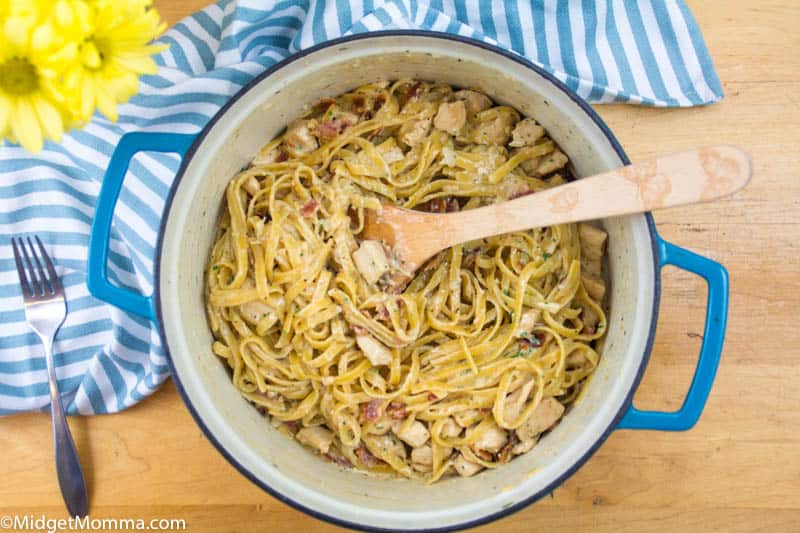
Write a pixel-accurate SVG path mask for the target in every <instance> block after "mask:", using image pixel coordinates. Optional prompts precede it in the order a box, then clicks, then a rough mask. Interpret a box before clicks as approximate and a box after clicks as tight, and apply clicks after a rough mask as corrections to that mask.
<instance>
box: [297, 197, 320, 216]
mask: <svg viewBox="0 0 800 533" xmlns="http://www.w3.org/2000/svg"><path fill="white" fill-rule="evenodd" d="M318 207H319V202H318V201H316V200H314V199H313V198H312V199H310V200H309V201H307V202H306V203H305V204H304V205H303V207H301V208H300V214H301V215H303V216H304V217H305V218H311V217H312V216H314V213H316V212H317V208H318Z"/></svg>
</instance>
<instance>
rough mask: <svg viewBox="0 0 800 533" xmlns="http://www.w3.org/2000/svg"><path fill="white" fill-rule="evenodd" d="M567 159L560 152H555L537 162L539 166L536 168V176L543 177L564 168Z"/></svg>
mask: <svg viewBox="0 0 800 533" xmlns="http://www.w3.org/2000/svg"><path fill="white" fill-rule="evenodd" d="M567 161H569V158H567V156H566V155H565V154H564V152H562V151H561V150H555V151H553V152H551V153H549V154H547V155H546V156H544V157H543V158H542V159H541V160H540V161H539V166H537V167H536V174H538V175H539V176H545V175H547V174H550V173H551V172H555V171H556V170H560V169H562V168H564V165H566V164H567Z"/></svg>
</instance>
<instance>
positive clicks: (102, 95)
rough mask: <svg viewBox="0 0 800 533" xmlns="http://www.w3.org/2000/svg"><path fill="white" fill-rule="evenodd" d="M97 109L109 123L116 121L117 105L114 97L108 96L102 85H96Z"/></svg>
mask: <svg viewBox="0 0 800 533" xmlns="http://www.w3.org/2000/svg"><path fill="white" fill-rule="evenodd" d="M95 89H96V91H97V108H98V109H99V110H100V112H101V113H103V114H104V115H105V116H106V118H108V119H109V120H110V121H111V122H116V121H117V103H116V102H115V101H114V97H113V96H111V94H109V92H108V91H107V90H106V88H105V87H104V86H102V85H99V84H98V85H97V87H96V88H95Z"/></svg>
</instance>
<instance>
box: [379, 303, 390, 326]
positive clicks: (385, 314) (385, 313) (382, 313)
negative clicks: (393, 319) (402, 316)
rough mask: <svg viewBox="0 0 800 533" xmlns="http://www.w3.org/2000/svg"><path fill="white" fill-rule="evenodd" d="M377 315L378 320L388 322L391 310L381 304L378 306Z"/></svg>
mask: <svg viewBox="0 0 800 533" xmlns="http://www.w3.org/2000/svg"><path fill="white" fill-rule="evenodd" d="M376 316H377V318H378V320H380V321H382V322H386V321H388V320H389V310H388V309H386V306H385V305H383V304H381V305H379V306H378V309H377V312H376Z"/></svg>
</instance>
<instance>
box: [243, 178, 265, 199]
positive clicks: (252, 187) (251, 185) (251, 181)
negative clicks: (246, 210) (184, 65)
mask: <svg viewBox="0 0 800 533" xmlns="http://www.w3.org/2000/svg"><path fill="white" fill-rule="evenodd" d="M242 189H244V190H246V191H247V194H249V195H250V196H255V195H256V194H258V192H259V191H260V190H261V185H259V183H258V180H257V179H256V177H255V176H250V177H249V178H247V180H245V182H244V183H242Z"/></svg>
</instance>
